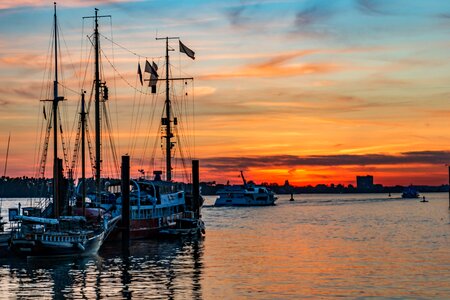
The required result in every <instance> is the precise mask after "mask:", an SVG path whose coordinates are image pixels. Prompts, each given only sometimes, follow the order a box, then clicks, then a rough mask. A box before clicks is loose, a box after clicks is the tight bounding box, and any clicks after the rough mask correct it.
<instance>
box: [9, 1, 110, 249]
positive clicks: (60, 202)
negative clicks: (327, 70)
mask: <svg viewBox="0 0 450 300" xmlns="http://www.w3.org/2000/svg"><path fill="white" fill-rule="evenodd" d="M95 15H96V16H97V11H96V13H95ZM57 24H58V23H57V15H56V3H55V5H54V37H53V38H54V42H53V45H54V53H53V54H54V81H53V99H52V100H44V101H51V102H52V115H51V118H50V119H51V120H49V122H48V133H50V131H51V128H53V158H54V159H53V199H52V200H53V201H52V202H44V204H45V206H44V207H43V206H42V205H41V207H27V208H23V209H22V212H21V211H20V210H18V209H16V215H15V216H14V217H13V218H10V219H11V220H12V221H14V222H13V223H12V226H13V227H12V235H11V240H10V242H9V244H10V249H11V250H12V251H13V252H14V253H16V254H17V255H19V256H27V257H28V256H60V255H63V256H66V255H70V256H71V255H88V254H92V253H95V252H97V250H98V249H99V248H100V246H101V245H102V243H103V241H104V238H105V236H106V235H107V234H108V233H109V230H111V228H112V227H110V228H109V229H108V225H111V223H109V222H108V220H107V219H106V218H103V219H97V220H96V221H95V222H89V221H88V220H87V219H86V218H85V217H84V216H83V215H82V216H72V215H67V214H68V212H69V207H70V206H69V203H68V202H69V198H70V193H69V192H70V191H69V188H68V180H67V179H66V178H64V176H63V169H62V159H60V158H58V129H59V127H58V103H59V102H60V101H63V100H64V97H62V96H60V95H59V93H58V87H59V81H58V66H59V65H58V37H59V36H58V25H57ZM83 110H84V94H82V115H84V111H83ZM51 121H53V124H52V122H51ZM83 129H84V128H83ZM46 146H47V145H45V149H47V148H46ZM83 165H84V164H83ZM83 178H84V174H83ZM41 208H42V209H41Z"/></svg>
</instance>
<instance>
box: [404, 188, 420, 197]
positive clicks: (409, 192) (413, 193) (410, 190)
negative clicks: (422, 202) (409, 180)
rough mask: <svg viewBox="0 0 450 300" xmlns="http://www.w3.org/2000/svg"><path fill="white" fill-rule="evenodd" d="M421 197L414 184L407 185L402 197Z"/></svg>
mask: <svg viewBox="0 0 450 300" xmlns="http://www.w3.org/2000/svg"><path fill="white" fill-rule="evenodd" d="M419 197H420V195H419V193H418V192H417V190H416V189H415V188H413V187H412V186H410V187H407V188H406V189H405V190H404V191H403V194H402V198H405V199H416V198H419Z"/></svg>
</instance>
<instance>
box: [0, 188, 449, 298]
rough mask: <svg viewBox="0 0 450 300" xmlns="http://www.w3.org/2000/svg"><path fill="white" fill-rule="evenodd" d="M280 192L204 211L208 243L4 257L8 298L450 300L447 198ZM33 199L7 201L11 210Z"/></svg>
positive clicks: (0, 267)
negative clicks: (265, 201) (266, 202)
mask: <svg viewBox="0 0 450 300" xmlns="http://www.w3.org/2000/svg"><path fill="white" fill-rule="evenodd" d="M425 196H426V199H427V200H429V202H428V203H421V202H420V201H419V200H420V199H402V198H401V197H400V195H398V194H393V195H392V196H391V197H388V195H386V194H349V195H346V194H339V195H317V194H316V195H295V196H294V198H295V201H289V198H290V195H281V196H278V197H279V199H278V201H277V205H276V206H270V207H239V208H236V207H220V208H216V207H213V206H212V204H213V203H214V199H215V197H212V196H211V197H210V196H207V197H206V198H207V199H206V203H205V207H204V208H203V211H202V212H203V219H204V221H205V224H206V236H205V238H204V239H201V240H158V241H156V240H152V241H139V242H133V245H132V247H131V248H130V255H129V256H127V255H123V254H122V253H121V245H120V243H119V244H106V245H104V247H103V248H102V249H101V251H100V252H99V253H98V255H96V256H91V257H84V258H69V259H67V258H66V259H56V258H51V259H43V258H39V259H36V258H33V259H17V258H1V259H0V290H1V293H0V297H1V298H21V299H26V298H36V297H39V298H44V299H45V298H57V299H60V298H74V299H81V298H83V299H93V298H99V299H103V298H119V299H121V298H123V299H130V298H133V299H249V298H251V299H303V298H311V299H317V298H319V299H334V298H352V299H354V298H357V299H365V298H377V299H383V298H389V299H392V298H396V299H450V210H449V202H448V194H445V193H436V194H434V193H430V194H426V195H425ZM26 201H27V200H26V199H7V200H4V201H3V205H2V215H3V216H5V218H6V219H7V209H8V207H13V206H16V205H17V203H19V202H21V203H22V205H23V206H24V205H26Z"/></svg>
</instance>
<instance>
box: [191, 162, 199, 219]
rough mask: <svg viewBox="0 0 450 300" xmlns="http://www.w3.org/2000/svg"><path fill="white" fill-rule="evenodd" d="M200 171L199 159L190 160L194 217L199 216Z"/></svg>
mask: <svg viewBox="0 0 450 300" xmlns="http://www.w3.org/2000/svg"><path fill="white" fill-rule="evenodd" d="M199 202H200V172H199V161H198V160H196V159H194V160H192V206H193V210H194V212H195V214H196V217H198V218H199V217H200V207H199V206H200V205H199Z"/></svg>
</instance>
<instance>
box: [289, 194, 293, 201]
mask: <svg viewBox="0 0 450 300" xmlns="http://www.w3.org/2000/svg"><path fill="white" fill-rule="evenodd" d="M289 201H294V192H291V199H289Z"/></svg>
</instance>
